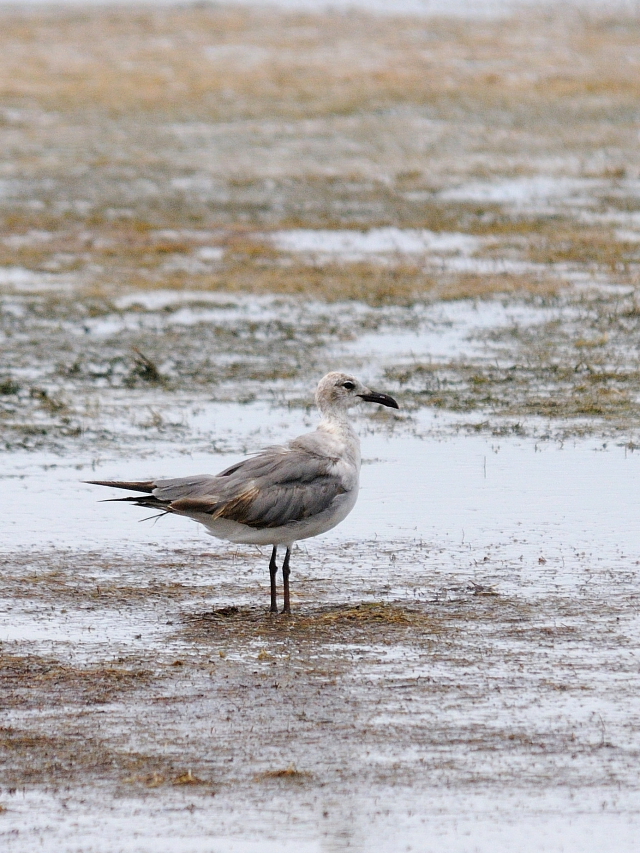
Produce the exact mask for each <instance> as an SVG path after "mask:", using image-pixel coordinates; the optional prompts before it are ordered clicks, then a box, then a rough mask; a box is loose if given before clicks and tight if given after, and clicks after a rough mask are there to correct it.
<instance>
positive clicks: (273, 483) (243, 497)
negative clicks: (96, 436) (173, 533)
mask: <svg viewBox="0 0 640 853" xmlns="http://www.w3.org/2000/svg"><path fill="white" fill-rule="evenodd" d="M347 491H348V489H347V488H346V487H345V484H344V483H343V481H342V479H341V478H340V477H339V476H338V475H336V473H335V460H334V459H332V458H330V457H327V456H323V455H320V454H317V453H314V452H312V451H311V450H308V449H306V448H305V447H304V446H302V445H301V444H297V443H296V442H294V443H292V444H291V445H290V446H289V447H269V448H267V449H266V450H263V451H262V452H261V453H258V454H257V455H256V456H253V457H251V458H249V459H245V460H244V461H242V462H240V463H238V464H237V465H232V466H231V467H230V468H227V469H225V470H224V471H222V472H221V473H220V474H218V476H216V477H211V476H207V475H200V476H195V477H182V478H180V479H176V480H159V481H157V482H156V483H154V489H153V492H152V495H153V498H154V499H155V501H157V503H156V504H155V505H156V506H157V505H158V504H162V505H163V506H164V507H165V508H166V509H168V510H170V511H172V512H178V513H195V512H198V513H205V514H207V515H211V516H212V518H214V519H216V518H225V519H229V520H231V521H237V522H239V523H241V524H246V525H248V526H249V527H254V528H257V529H261V528H269V527H281V526H282V525H285V524H290V523H291V522H295V521H301V520H303V519H305V518H310V517H312V516H315V515H318V514H319V513H321V512H323V511H324V510H326V509H328V508H329V506H331V504H332V503H333V501H334V500H335V499H336V498H337V497H339V496H340V495H343V494H345V493H346V492H347ZM139 500H140V501H144V500H145V499H144V498H140V499H139ZM145 505H148V504H145Z"/></svg>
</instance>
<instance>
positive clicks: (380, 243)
mask: <svg viewBox="0 0 640 853" xmlns="http://www.w3.org/2000/svg"><path fill="white" fill-rule="evenodd" d="M268 236H269V238H270V240H271V241H272V242H273V243H274V245H275V246H276V248H278V249H280V251H282V252H301V253H306V254H309V255H311V256H313V258H314V261H322V260H324V261H328V260H333V259H335V258H340V259H341V260H343V261H350V262H354V261H361V260H364V259H365V258H368V257H370V256H372V255H374V256H375V255H425V254H430V253H434V254H447V255H449V254H463V255H470V254H473V253H474V252H476V251H477V250H478V249H479V248H480V246H481V245H482V241H481V240H480V239H479V238H477V237H473V236H472V235H470V234H459V233H458V234H455V233H446V232H442V233H436V232H433V231H425V230H416V229H406V230H402V229H400V228H372V229H371V230H370V231H352V230H348V231H347V230H345V231H328V230H317V231H311V230H308V229H307V230H305V229H303V228H299V229H296V230H292V231H277V232H275V233H273V234H269V235H268Z"/></svg>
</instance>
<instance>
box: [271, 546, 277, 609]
mask: <svg viewBox="0 0 640 853" xmlns="http://www.w3.org/2000/svg"><path fill="white" fill-rule="evenodd" d="M277 553H278V547H277V545H274V546H273V551H272V552H271V559H270V560H269V577H270V578H271V613H277V612H278V597H277V593H276V578H277V576H278V566H277V564H276V555H277Z"/></svg>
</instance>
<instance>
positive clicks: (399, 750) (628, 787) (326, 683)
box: [0, 543, 640, 850]
mask: <svg viewBox="0 0 640 853" xmlns="http://www.w3.org/2000/svg"><path fill="white" fill-rule="evenodd" d="M368 547H370V548H372V549H373V548H374V545H373V543H368ZM354 548H355V549H357V551H358V553H357V556H356V561H357V563H358V564H359V565H361V566H362V565H363V564H366V561H367V559H368V558H369V556H370V554H368V553H367V548H365V546H364V545H363V544H362V543H358V544H357V545H352V546H351V547H347V546H345V545H343V546H341V547H339V546H338V547H336V546H334V547H330V548H328V549H326V550H325V553H324V554H323V555H322V556H323V557H324V560H325V561H326V563H321V568H320V571H319V572H318V573H317V574H319V575H320V578H321V579H320V580H319V579H318V577H317V575H316V571H315V567H313V566H309V568H308V569H307V570H306V571H305V570H303V571H302V573H301V574H302V576H301V577H297V578H296V584H295V589H296V591H297V595H298V602H297V603H296V608H295V612H294V614H293V616H292V617H291V618H287V617H270V616H268V615H267V613H266V607H264V606H262V605H263V604H264V603H266V602H264V601H261V600H260V593H258V592H257V591H256V579H257V578H258V577H259V578H260V579H261V580H262V587H263V588H262V590H261V594H262V598H263V599H264V598H265V597H266V584H265V583H264V577H263V576H264V571H263V569H264V566H263V565H262V562H263V560H262V559H261V560H260V561H259V562H258V560H257V559H256V556H255V555H254V556H253V558H251V556H249V559H247V556H248V555H246V554H242V555H241V557H240V558H239V559H238V561H237V562H235V564H234V563H233V562H232V560H231V559H230V558H226V559H225V558H222V559H218V561H217V563H218V565H217V566H216V569H217V571H216V580H215V582H212V581H211V579H210V578H209V580H208V582H207V581H206V580H205V579H204V578H205V575H204V573H205V564H206V562H207V555H206V554H194V553H189V552H186V553H185V552H184V551H180V552H177V553H175V552H173V553H172V552H171V551H166V552H164V553H157V554H155V555H154V556H153V558H150V557H146V558H144V559H143V561H142V564H140V562H139V563H138V566H137V568H136V569H135V570H133V569H131V568H129V569H128V571H127V573H126V574H127V575H128V576H127V577H125V578H121V577H120V570H121V566H122V563H121V560H122V556H121V557H120V559H118V560H117V561H116V562H115V565H113V566H111V567H109V565H108V561H107V560H106V559H105V556H106V555H105V554H104V553H101V554H87V555H85V556H84V557H83V558H79V556H78V555H77V554H69V555H67V556H65V557H64V558H59V566H53V567H52V566H51V557H50V555H43V556H42V558H41V560H40V561H38V560H37V559H35V558H34V556H30V557H29V558H28V559H26V560H22V562H21V561H20V560H19V558H17V557H12V558H9V559H4V560H3V587H4V589H3V594H4V595H8V596H9V597H10V598H11V599H12V601H13V605H12V606H13V611H14V612H16V611H17V613H18V614H19V611H20V610H23V613H25V612H26V613H30V614H31V616H32V618H33V617H34V616H35V614H36V613H39V614H40V619H39V620H38V622H39V626H40V631H41V635H40V637H38V636H37V632H36V634H35V635H33V637H32V638H31V639H30V640H28V641H25V640H24V639H23V640H22V641H21V642H17V643H16V642H14V643H12V644H11V645H10V646H8V644H3V654H2V661H1V664H2V678H3V684H5V685H6V686H7V687H8V688H9V689H8V690H7V691H5V693H4V697H5V699H4V702H3V704H4V706H5V707H4V712H3V717H4V723H3V727H2V732H1V734H2V738H1V740H0V744H1V748H2V753H3V767H4V770H3V793H4V796H3V805H4V807H5V808H6V812H5V813H4V814H3V821H5V827H6V829H5V833H4V838H5V839H6V842H8V844H9V849H20V848H21V846H22V847H23V846H24V844H25V843H34V842H36V841H37V840H38V839H39V838H42V839H44V840H45V843H48V844H51V843H52V841H53V840H54V839H55V840H58V841H59V842H60V843H63V844H64V843H65V839H66V837H67V834H68V833H69V834H70V837H71V838H73V839H77V840H74V843H75V844H76V845H77V846H78V849H110V848H109V846H108V845H109V844H111V845H112V846H111V849H113V845H115V846H118V845H120V844H123V843H125V839H126V844H125V847H126V849H129V846H130V848H131V849H145V850H146V849H151V846H148V845H151V844H152V843H154V844H157V843H158V839H157V836H156V835H155V832H152V830H151V827H150V826H149V823H148V822H149V821H151V820H154V821H155V820H159V821H160V825H165V826H166V827H167V831H168V833H169V834H170V835H172V836H173V837H174V840H173V841H172V842H171V843H172V844H174V845H176V847H177V849H185V850H191V849H201V848H200V847H198V846H193V841H192V833H193V834H194V835H195V836H197V837H198V838H200V842H199V843H201V844H202V845H204V846H203V847H202V849H210V848H207V847H206V844H209V845H213V849H218V848H217V846H216V845H217V844H219V845H220V849H236V848H235V847H233V846H230V842H229V838H236V839H237V843H238V844H240V845H241V846H240V848H238V849H245V847H243V846H242V844H243V843H244V844H245V845H246V849H253V848H252V846H251V844H252V843H256V844H258V843H264V844H267V845H268V843H269V839H271V840H272V841H273V842H276V841H277V843H282V844H283V845H287V844H291V845H292V847H293V846H295V845H296V844H302V845H303V849H307V847H305V846H304V845H311V846H309V848H308V849H325V848H326V849H334V848H336V849H343V848H344V847H347V846H351V847H353V848H354V849H362V850H368V849H380V850H392V849H397V848H396V847H394V845H395V844H396V843H397V838H398V836H399V837H400V838H402V840H403V842H404V843H405V846H411V844H412V843H413V844H416V843H417V844H418V848H417V849H431V847H429V842H428V839H429V838H431V837H432V834H433V839H434V842H435V843H441V842H442V841H446V840H449V841H451V839H452V837H455V836H456V834H457V832H456V828H457V819H456V817H455V815H458V817H461V818H462V820H463V821H464V820H465V819H466V818H468V815H469V802H470V801H471V802H473V803H474V809H476V810H477V811H476V812H475V817H474V821H475V822H476V836H475V839H474V843H475V842H476V841H477V842H478V843H479V844H481V845H482V844H486V843H487V841H488V840H490V839H491V832H490V831H489V827H488V825H487V824H493V823H494V822H496V821H497V822H499V823H500V825H501V826H502V833H503V834H504V836H505V838H509V837H513V832H515V833H516V836H517V834H518V833H519V832H522V829H523V826H526V824H527V822H528V821H531V820H533V819H535V820H536V821H539V822H540V825H541V829H540V833H541V834H540V835H539V836H538V841H540V842H541V843H544V838H546V839H547V841H548V842H549V843H557V842H558V839H559V838H563V839H564V840H565V841H566V839H567V838H568V839H569V841H571V839H572V838H573V839H576V840H577V841H584V835H585V834H588V833H589V831H591V830H590V828H591V827H592V826H596V827H597V826H598V823H599V820H598V817H599V816H600V815H604V816H605V818H606V820H605V824H606V825H608V821H609V820H613V824H614V825H615V826H617V827H618V832H619V833H620V839H621V844H622V849H632V848H631V847H629V848H627V847H625V840H624V839H625V832H631V834H632V835H633V832H634V827H635V826H636V825H635V821H634V818H633V817H632V816H633V815H634V814H635V806H634V803H636V802H637V795H638V791H637V772H636V769H637V761H638V749H639V747H640V743H639V742H638V731H639V725H640V717H639V715H638V712H639V710H640V709H638V708H637V702H636V695H637V689H638V683H637V682H638V678H639V675H638V669H637V661H636V656H635V654H634V650H635V649H636V647H637V646H636V643H637V631H638V624H637V623H638V615H637V586H636V581H635V570H631V571H627V572H622V571H616V572H615V593H614V591H613V589H612V586H613V585H612V580H611V574H612V570H611V568H609V567H607V568H606V569H605V570H602V571H598V570H594V569H593V565H592V564H591V561H590V560H589V559H585V558H584V557H583V558H582V559H581V560H579V563H581V565H580V566H579V568H580V569H581V570H582V572H585V571H586V574H587V575H588V582H584V581H583V582H582V583H581V584H579V588H578V589H576V588H573V589H571V592H570V594H567V590H562V591H560V592H556V593H555V594H554V592H553V591H552V590H553V583H550V584H549V587H548V590H549V591H548V592H547V593H546V594H545V595H544V596H543V597H542V596H541V597H537V596H527V595H526V593H525V594H523V592H522V591H519V592H518V593H517V594H513V595H511V594H509V592H508V591H506V590H505V591H503V592H498V591H497V589H496V581H498V580H499V579H500V580H501V581H502V585H503V586H504V578H505V574H508V572H505V568H504V565H501V561H500V560H499V559H495V557H496V556H497V555H492V558H493V559H492V558H489V557H486V560H485V559H484V558H483V560H484V561H481V563H480V566H481V567H480V568H478V565H477V564H476V565H474V559H470V555H469V553H468V552H467V553H466V554H465V553H464V549H463V548H460V549H458V553H457V554H456V562H457V563H458V566H459V569H458V572H459V575H458V577H457V578H452V576H451V574H449V576H448V584H447V585H445V586H439V585H438V583H437V582H436V583H434V582H433V580H431V582H430V583H429V585H428V587H427V588H425V582H424V568H423V567H424V564H425V563H427V562H428V564H429V567H430V569H431V578H432V579H433V570H434V569H436V571H437V568H438V564H441V565H442V564H445V565H446V566H447V569H448V570H449V571H450V569H449V565H448V564H449V558H450V556H451V555H450V549H447V552H445V551H444V549H442V551H441V552H440V553H437V552H436V553H434V551H433V550H430V549H425V547H424V546H422V547H420V546H419V545H416V544H413V545H407V543H388V545H387V549H386V550H387V551H388V556H391V555H392V556H393V560H387V562H386V565H381V560H380V556H379V554H376V556H375V559H376V562H377V565H374V566H373V567H372V569H371V570H370V572H368V573H367V577H366V578H363V577H360V578H355V577H353V576H352V577H351V580H350V581H349V580H348V579H347V581H346V582H345V583H338V584H336V576H335V575H336V572H340V571H341V569H342V570H343V571H344V574H345V575H346V576H347V578H349V562H351V561H349V560H348V559H345V558H346V556H347V554H349V552H350V551H352V550H353V549H354ZM425 551H427V553H426V554H425ZM372 553H375V551H373V552H372ZM314 556H315V557H316V558H318V557H320V556H321V551H320V549H318V553H316V554H315V555H314ZM477 556H478V555H476V554H474V555H473V557H474V558H476V557H477ZM351 558H352V560H353V555H351ZM209 560H210V557H209ZM240 560H241V562H240ZM299 562H300V560H299ZM475 562H476V563H477V560H476V561H475ZM327 563H330V569H329V568H328V566H327ZM462 565H464V569H463V570H461V569H460V567H461V566H462ZM88 566H91V569H90V572H91V577H90V578H88V577H87V567H88ZM247 566H248V567H249V568H247ZM109 568H111V572H110V576H108V577H106V578H104V579H102V578H101V574H102V573H103V572H107V571H108V569H109ZM305 568H306V567H305ZM545 573H546V570H545V566H544V565H540V574H541V575H543V576H544V575H545ZM150 575H152V576H153V578H154V580H153V581H152V582H149V577H150ZM185 575H186V576H187V578H188V582H186V583H180V582H179V581H177V580H176V578H177V577H178V578H179V577H183V578H184V577H185ZM323 577H324V580H322V578H323ZM196 578H197V579H198V581H196ZM399 580H402V582H403V583H406V584H408V585H416V586H415V588H414V591H413V595H410V596H409V595H406V594H405V596H403V597H400V596H397V595H393V592H392V591H391V590H392V589H393V588H394V587H397V585H398V581H399ZM539 580H541V579H540V578H539ZM12 581H13V584H12ZM327 584H328V585H329V587H328V589H327V588H326V586H327ZM336 585H337V586H339V587H340V593H339V595H340V603H338V604H333V603H326V604H323V603H322V599H323V592H324V595H325V596H326V595H327V592H328V593H329V596H330V597H331V593H332V592H333V594H334V595H335V592H336V590H335V587H336ZM498 585H500V584H498ZM12 586H13V589H12ZM363 586H366V587H367V589H366V591H364V590H363ZM323 587H325V589H324V590H323ZM221 588H222V589H224V599H225V600H227V601H239V602H240V603H239V604H237V605H236V604H224V605H221V604H220V603H219V597H220V593H221ZM248 593H249V596H248V595H247V594H248ZM363 593H364V594H363ZM247 597H250V598H251V599H252V602H251V603H246V604H245V603H243V601H245V600H246V599H247ZM54 613H55V616H54ZM94 613H95V614H96V616H97V617H98V618H97V619H96V623H95V625H94V628H93V631H94V632H95V634H96V639H95V640H92V639H91V636H92V629H91V614H94ZM8 615H9V616H10V614H8ZM43 617H44V618H43ZM87 617H88V618H87ZM48 620H51V622H50V623H49V624H50V625H53V622H55V624H56V626H57V631H58V634H57V635H56V630H53V631H51V629H50V630H49V633H50V637H49V638H47V633H48V632H47V627H46V625H47V621H48ZM21 621H24V616H22V619H20V616H19V618H18V620H17V624H20V622H21ZM81 625H84V631H83V630H82V628H80V626H81ZM116 625H118V626H119V627H118V628H117V629H115V630H114V626H116ZM118 631H119V632H120V633H121V634H122V636H120V637H118V636H115V634H117V633H118ZM110 632H112V634H111V637H110V642H105V638H106V637H105V635H106V636H109V633H110ZM134 632H135V633H134ZM65 634H66V636H65ZM80 635H82V636H83V639H82V640H79V639H78V638H79V636H80ZM52 637H53V641H52V639H51V638H52ZM119 646H120V648H119ZM52 647H53V648H54V649H55V650H56V652H57V654H52ZM9 649H10V650H9ZM634 708H635V712H634V711H633V709H634ZM105 798H106V799H105ZM98 803H100V805H98ZM105 803H107V805H106V806H105ZM514 804H518V805H516V807H515V809H516V810H515V813H514V812H513V809H514ZM40 809H42V812H41V814H42V816H43V817H42V818H41V819H39V818H38V817H36V816H35V815H34V810H40ZM87 809H88V810H90V811H91V813H92V815H93V819H94V820H95V826H94V827H93V828H92V829H89V828H88V827H86V826H85V828H84V829H79V828H78V824H77V823H76V821H77V820H78V818H79V817H80V816H81V814H82V813H83V812H84V813H86V811H87ZM609 814H611V815H612V816H613V817H612V818H609V817H608V816H609ZM136 815H143V816H144V817H142V818H141V819H140V820H138V819H137V817H136ZM594 815H595V816H596V817H595V818H594ZM45 816H46V819H45ZM43 820H44V821H45V822H44V823H43ZM45 824H46V826H45ZM155 831H157V830H155ZM146 832H149V833H151V834H152V835H153V836H154V840H153V842H152V841H151V840H150V838H149V839H146V840H145V833H146ZM14 833H15V834H14ZM104 833H106V834H107V838H108V841H102V842H101V841H100V835H101V834H104ZM555 836H557V837H555ZM241 839H242V841H241ZM374 839H375V840H374ZM503 840H504V839H503ZM161 843H162V842H161ZM127 845H128V846H127ZM314 845H315V846H314ZM176 847H174V848H173V849H176ZM161 849H165V847H161ZM166 849H169V847H168V846H167V847H166ZM267 849H269V848H268V847H267ZM285 849H288V848H287V847H286V846H285ZM433 849H436V848H435V847H434V848H433ZM455 849H458V848H455ZM459 849H466V848H465V847H464V845H462V846H461V847H460V848H459ZM481 849H482V848H481ZM525 849H528V848H525ZM530 849H543V847H542V846H538V847H536V846H535V845H532V846H531V848H530Z"/></svg>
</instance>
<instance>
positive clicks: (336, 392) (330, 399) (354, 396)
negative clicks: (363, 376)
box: [316, 371, 399, 414]
mask: <svg viewBox="0 0 640 853" xmlns="http://www.w3.org/2000/svg"><path fill="white" fill-rule="evenodd" d="M363 401H364V402H367V403H379V404H380V405H381V406H389V407H390V408H391V409H398V408H399V406H398V404H397V403H396V401H395V400H394V399H393V397H390V396H389V395H388V394H380V393H378V392H377V391H372V390H371V389H370V388H367V386H366V385H363V384H362V382H360V380H359V379H356V377H355V376H351V374H349V373H340V372H338V371H336V372H334V373H327V375H326V376H323V377H322V379H321V380H320V382H319V383H318V388H317V390H316V403H317V405H318V408H319V409H320V411H321V412H322V413H323V414H327V413H329V412H332V411H333V412H336V411H346V410H347V409H348V408H349V407H350V406H355V405H356V403H361V402H363Z"/></svg>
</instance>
